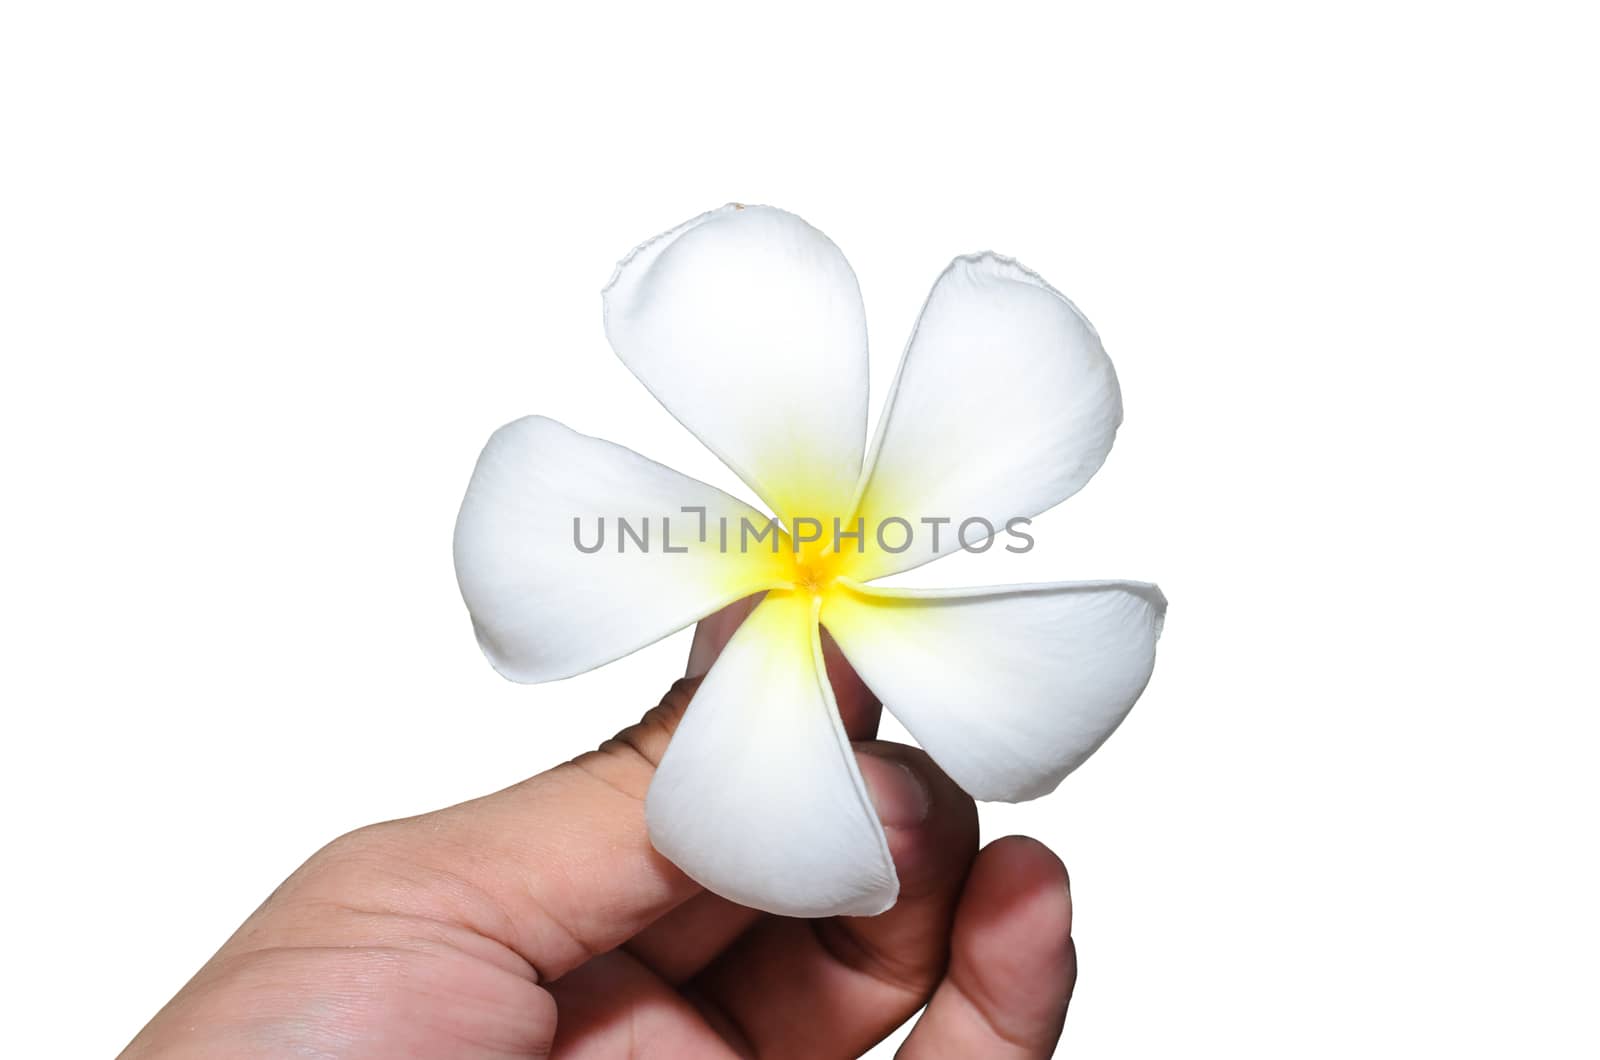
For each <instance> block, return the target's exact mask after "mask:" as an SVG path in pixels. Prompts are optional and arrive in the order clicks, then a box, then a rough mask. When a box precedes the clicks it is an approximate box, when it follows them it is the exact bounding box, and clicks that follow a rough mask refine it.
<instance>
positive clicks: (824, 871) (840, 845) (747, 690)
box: [645, 592, 900, 916]
mask: <svg viewBox="0 0 1600 1060" xmlns="http://www.w3.org/2000/svg"><path fill="white" fill-rule="evenodd" d="M645 816H646V819H647V820H648V822H649V826H650V839H651V841H652V842H653V843H654V844H655V847H656V849H657V850H659V851H661V853H662V854H664V855H666V856H667V857H668V858H670V859H671V860H672V861H673V863H674V864H676V865H677V866H678V867H679V868H681V869H682V870H683V871H684V872H686V873H688V874H689V875H690V876H691V877H693V878H694V879H695V880H697V881H698V882H699V883H700V884H701V885H702V886H704V887H705V888H706V889H707V890H710V891H714V892H716V893H717V894H720V895H722V896H723V897H724V898H729V899H732V900H733V901H735V902H738V903H739V904H741V905H747V906H751V907H752V908H755V909H762V910H765V911H767V912H769V913H777V914H779V915H782V916H841V915H855V916H871V915H874V914H876V913H881V912H883V911H884V910H885V909H887V908H889V906H891V905H893V904H894V900H895V896H896V895H897V894H898V893H899V886H900V885H899V880H898V878H897V877H896V875H895V871H894V862H893V860H892V859H891V857H890V854H889V847H888V843H887V841H886V839H885V838H884V834H883V828H882V826H881V825H880V824H879V823H878V815H877V813H876V811H875V810H874V809H873V804H872V800H871V798H870V797H869V796H868V794H867V790H866V787H865V786H864V785H863V784H862V781H861V774H860V772H859V771H858V770H857V768H856V760H855V755H854V754H853V753H852V751H851V748H850V740H849V738H848V737H847V736H846V735H845V731H844V727H843V725H841V724H840V721H839V711H838V708H837V707H836V706H835V704H834V701H833V691H832V689H831V688H830V687H829V685H828V679H827V676H826V673H825V671H824V670H823V663H822V647H821V644H820V642H819V640H818V635H817V624H816V606H815V601H814V599H813V598H812V597H810V596H809V595H805V594H800V593H794V592H774V593H769V594H768V595H767V598H766V599H765V600H763V601H762V602H761V604H760V605H759V606H757V608H756V609H755V611H754V613H752V614H751V616H750V617H749V618H748V619H746V620H745V622H744V625H742V626H740V627H739V631H738V632H737V633H735V634H734V636H733V639H732V640H731V641H730V642H729V643H728V646H727V647H726V648H725V649H723V652H722V655H721V656H720V657H719V658H718V659H717V661H716V663H715V664H714V665H713V666H712V667H711V672H710V673H708V674H707V675H706V678H705V682H704V683H703V684H702V685H701V686H700V688H699V690H698V691H697V692H696V693H695V696H694V700H693V701H692V702H690V704H689V709H688V711H687V713H686V714H685V715H684V718H683V721H682V722H681V723H680V724H679V726H678V730H677V732H676V733H674V734H673V737H672V742H671V743H670V744H668V746H667V753H666V755H665V756H664V757H663V758H662V760H661V766H660V768H659V769H657V770H656V775H655V779H654V780H653V781H652V782H651V784H650V793H649V795H648V797H647V798H646V801H645Z"/></svg>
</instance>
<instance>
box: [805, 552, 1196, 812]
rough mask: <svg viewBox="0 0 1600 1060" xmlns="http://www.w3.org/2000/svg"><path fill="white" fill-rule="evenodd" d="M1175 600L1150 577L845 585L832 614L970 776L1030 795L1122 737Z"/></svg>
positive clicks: (909, 723)
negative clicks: (946, 586) (938, 586)
mask: <svg viewBox="0 0 1600 1060" xmlns="http://www.w3.org/2000/svg"><path fill="white" fill-rule="evenodd" d="M1166 607H1167V601H1166V598H1165V597H1163V596H1162V595H1161V590H1160V589H1157V588H1156V587H1155V586H1154V585H1149V584H1146V583H1144V582H1077V583H1060V584H1054V585H1019V586H1009V587H1005V586H1002V587H993V588H982V589H953V590H920V589H877V588H873V587H871V586H863V585H859V584H855V583H850V582H841V583H839V584H838V585H836V586H835V588H834V591H833V592H831V593H830V594H829V595H828V597H827V599H826V602H825V604H824V607H823V610H822V623H823V625H824V626H826V627H827V629H828V632H830V633H832V634H833V637H834V639H835V640H837V641H838V642H839V647H840V648H841V649H842V650H843V651H844V654H845V657H846V658H847V659H849V660H850V664H851V665H852V666H854V667H855V669H856V672H857V673H859V674H860V675H861V679H862V680H863V681H865V682H866V683H867V687H868V688H870V689H872V691H873V692H874V693H875V694H876V695H877V696H878V698H879V699H881V700H882V701H883V705H884V707H885V708H886V709H888V710H889V712H890V713H892V714H893V715H894V716H895V717H897V718H899V719H900V722H901V723H902V724H903V725H905V727H906V729H907V730H909V731H910V733H911V734H912V735H913V736H915V737H916V738H917V742H918V743H920V744H921V745H922V746H923V748H924V749H925V750H926V751H927V752H928V754H929V755H930V756H932V758H933V760H934V761H935V762H938V763H939V765H940V767H941V768H943V769H944V771H945V772H946V773H948V774H950V777H951V779H953V780H954V781H955V782H956V783H957V784H959V785H961V787H962V788H964V789H965V790H966V791H967V792H968V793H969V794H970V795H972V796H973V797H974V798H978V799H989V800H997V801H1003V802H1020V801H1022V800H1024V799H1032V798H1037V797H1038V796H1040V795H1044V794H1046V793H1047V792H1049V791H1051V790H1053V789H1054V788H1055V786H1056V785H1057V784H1059V783H1061V780H1062V778H1063V777H1065V776H1066V775H1067V774H1068V773H1070V772H1072V771H1073V770H1074V769H1076V768H1077V767H1078V766H1079V765H1080V764H1081V763H1082V762H1083V760H1084V759H1086V758H1088V757H1089V755H1091V754H1093V753H1094V751H1095V749H1096V748H1098V747H1099V746H1100V745H1101V743H1103V742H1104V741H1105V739H1106V737H1107V736H1110V735H1111V732H1112V730H1114V729H1115V728H1116V727H1117V725H1118V724H1120V723H1121V721H1122V719H1123V718H1124V717H1126V716H1127V714H1128V711H1129V710H1131V709H1132V708H1133V704H1134V702H1135V701H1136V700H1138V698H1139V694H1140V693H1141V692H1143V691H1144V687H1145V684H1146V683H1147V682H1148V681H1149V680H1150V671H1151V669H1152V668H1153V667H1154V666H1155V658H1156V640H1157V638H1159V637H1160V635H1161V623H1162V619H1163V617H1164V616H1165V614H1166Z"/></svg>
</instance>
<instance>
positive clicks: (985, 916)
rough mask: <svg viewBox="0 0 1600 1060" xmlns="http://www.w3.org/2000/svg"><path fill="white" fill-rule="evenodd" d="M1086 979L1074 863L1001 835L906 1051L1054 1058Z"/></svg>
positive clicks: (978, 872)
mask: <svg viewBox="0 0 1600 1060" xmlns="http://www.w3.org/2000/svg"><path fill="white" fill-rule="evenodd" d="M1077 977H1078V959H1077V952H1076V950H1075V948H1074V947H1073V944H1072V897H1071V894H1070V892H1069V891H1068V882H1067V870H1066V869H1065V868H1063V867H1062V864H1061V861H1060V859H1059V858H1057V857H1056V856H1055V855H1054V854H1053V853H1051V852H1050V848H1049V847H1046V846H1045V845H1044V844H1042V843H1040V842H1038V841H1036V840H1033V839H1027V838H1024V837H1022V836H1008V837H1007V838H1005V839H999V840H996V841H995V842H993V843H990V844H989V845H988V846H987V847H985V848H984V850H983V852H982V853H981V854H979V855H978V860H977V862H976V863H974V865H973V867H972V876H971V878H970V879H968V881H967V886H966V889H965V890H964V891H963V892H962V895H961V904H960V905H959V906H958V907H957V909H956V921H955V930H954V934H953V936H952V939H951V953H950V970H949V971H948V972H947V973H946V974H945V978H944V981H943V982H942V983H940V984H939V988H938V990H936V991H935V992H934V995H933V1000H932V1001H930V1002H929V1003H928V1009H927V1011H926V1012H924V1013H923V1015H922V1018H921V1019H919V1020H918V1021H917V1025H916V1027H914V1028H913V1029H912V1032H911V1036H910V1037H909V1038H907V1039H906V1043H905V1045H904V1046H902V1047H901V1050H900V1054H899V1055H900V1056H901V1057H903V1058H905V1060H921V1058H923V1057H944V1056H983V1057H994V1058H995V1060H1024V1058H1032V1057H1048V1056H1050V1055H1052V1054H1053V1053H1054V1051H1055V1046H1056V1042H1057V1040H1058V1039H1059V1038H1060V1037H1061V1027H1062V1022H1063V1021H1064V1020H1065V1019H1066V1015H1067V1003H1068V1001H1070V1000H1071V998H1072V988H1073V985H1074V984H1075V983H1076V981H1077Z"/></svg>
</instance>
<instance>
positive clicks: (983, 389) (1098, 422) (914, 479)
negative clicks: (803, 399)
mask: <svg viewBox="0 0 1600 1060" xmlns="http://www.w3.org/2000/svg"><path fill="white" fill-rule="evenodd" d="M1121 421H1122V398H1121V394H1120V391H1119V390H1118V388H1117V377H1116V373H1115V372H1114V371H1113V370H1112V367H1111V361H1110V359H1109V358H1108V357H1106V353H1105V350H1104V349H1102V348H1101V345H1100V338H1099V336H1098V335H1096V334H1095V330H1094V328H1093V327H1091V326H1090V324H1089V322H1088V321H1087V320H1086V319H1084V317H1083V314H1081V313H1079V312H1078V310H1077V308H1076V307H1075V306H1073V304H1072V303H1071V302H1069V301H1067V299H1066V298H1065V297H1063V296H1062V295H1061V294H1060V293H1059V292H1057V291H1056V290H1055V289H1053V288H1052V287H1051V286H1050V285H1049V284H1047V283H1045V282H1044V280H1042V279H1040V278H1039V277H1038V276H1037V275H1036V274H1035V273H1033V272H1030V271H1029V270H1028V269H1025V268H1023V267H1022V266H1021V265H1019V264H1017V263H1016V262H1014V261H1012V260H1010V259H1009V258H1003V257H999V256H998V255H994V254H975V255H971V256H968V257H962V258H957V259H956V260H955V261H954V262H952V263H951V264H950V267H949V268H948V269H946V270H945V271H944V274H943V275H941V276H940V277H939V279H938V282H936V283H935V284H934V286H933V292H932V293H931V294H930V295H929V296H928V301H927V304H926V305H925V306H924V307H923V310H922V316H921V318H920V319H919V320H918V321H917V326H916V330H915V331H914V332H913V333H912V336H911V342H910V344H909V345H908V346H907V348H906V353H905V358H904V359H903V360H902V361H901V364H900V374H899V376H898V378H897V379H896V380H895V384H894V388H893V390H892V391H891V392H890V395H889V401H888V404H887V406H886V407H885V411H884V416H883V421H882V423H881V425H880V427H879V431H878V436H877V439H876V440H875V442H874V452H875V454H876V455H875V458H874V460H873V462H872V471H871V476H870V478H869V480H868V482H867V484H866V487H865V489H864V492H863V494H862V497H861V501H860V504H859V505H858V508H857V513H858V514H859V515H860V516H862V517H863V518H864V519H865V521H866V527H867V531H868V537H867V548H868V549H869V550H870V551H871V552H872V555H870V556H866V557H863V558H862V559H861V560H860V561H859V563H854V562H853V564H852V568H851V575H852V576H853V577H856V578H859V579H863V580H865V579H871V578H877V577H882V576H883V575H886V574H893V573H895V572H897V571H902V570H909V569H910V568H912V567H915V566H918V565H919V564H922V563H926V562H928V561H929V560H930V559H933V558H935V557H936V556H939V555H942V554H944V553H946V552H950V551H952V550H953V549H955V548H956V547H957V539H956V534H957V533H958V532H959V528H960V525H961V523H962V522H963V521H964V520H968V519H982V520H987V522H988V524H989V525H991V526H994V527H995V528H996V529H1000V530H1003V529H1004V527H1005V524H1006V521H1007V520H1010V519H1013V518H1018V517H1021V518H1032V517H1033V516H1035V515H1038V514H1039V513H1040V512H1042V511H1044V510H1045V509H1047V508H1050V507H1053V506H1054V505H1056V504H1058V503H1060V502H1061V501H1063V500H1065V499H1066V498H1068V497H1070V496H1071V495H1072V494H1074V493H1076V492H1077V491H1078V490H1079V489H1080V488H1082V486H1083V484H1084V483H1086V482H1088V481H1089V478H1090V476H1092V475H1093V474H1094V473H1095V471H1096V470H1097V469H1098V468H1099V467H1100V465H1101V463H1102V462H1103V461H1104V460H1105V458H1106V453H1108V452H1109V451H1110V450H1111V442H1112V439H1113V438H1115V436H1116V433H1117V425H1118V424H1119V423H1121ZM895 518H899V519H904V520H906V521H907V522H908V523H909V524H910V526H911V527H912V529H913V530H914V531H915V533H914V534H913V535H912V536H911V543H910V547H909V548H906V549H905V550H904V551H901V552H898V553H890V552H887V551H884V550H883V549H880V548H877V547H876V542H875V540H874V538H875V537H876V531H877V530H878V528H879V527H880V526H885V525H886V524H885V521H886V520H890V519H895ZM924 519H931V520H939V519H946V520H950V522H949V523H948V524H944V525H943V526H942V527H940V528H939V533H938V543H937V547H935V544H934V533H933V532H932V526H931V524H924V523H923V522H922V520H924ZM905 537H906V535H905V533H904V532H903V530H902V529H901V528H900V527H899V526H898V524H887V525H886V529H885V533H884V541H885V543H886V546H887V547H888V548H899V547H900V546H901V545H902V544H903V543H904V541H905ZM986 537H987V531H986V530H985V529H984V524H983V523H981V522H972V523H969V524H968V526H967V531H966V540H967V541H968V543H969V544H970V545H979V544H981V543H982V542H983V541H984V540H985V539H986ZM997 540H999V539H997Z"/></svg>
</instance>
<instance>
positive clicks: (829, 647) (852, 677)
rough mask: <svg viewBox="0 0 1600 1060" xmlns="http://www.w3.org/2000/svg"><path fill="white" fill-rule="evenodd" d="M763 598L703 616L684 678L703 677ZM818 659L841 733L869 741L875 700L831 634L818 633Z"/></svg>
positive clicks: (750, 598) (876, 707)
mask: <svg viewBox="0 0 1600 1060" xmlns="http://www.w3.org/2000/svg"><path fill="white" fill-rule="evenodd" d="M764 596H766V594H765V593H758V594H756V595H755V596H747V597H745V598H744V599H743V600H735V601H734V602H733V603H731V604H729V605H728V606H727V607H724V608H723V609H722V610H721V611H718V612H717V613H715V614H713V615H707V616H706V617H705V618H702V619H701V620H700V624H699V625H697V626H695V627H694V642H693V643H691V644H690V645H689V665H688V668H687V671H686V674H685V676H688V677H704V676H705V675H706V674H707V673H709V672H710V671H711V664H712V663H714V662H716V660H717V656H719V655H721V654H722V649H723V648H725V647H727V646H728V641H729V640H730V639H732V637H733V635H734V633H735V632H737V631H738V629H739V626H740V625H741V624H743V622H744V620H745V619H747V618H749V617H750V612H752V611H754V610H755V607H756V605H757V604H759V603H760V602H761V600H762V597H764ZM822 659H823V662H825V663H826V664H827V668H828V679H829V680H830V681H831V682H832V683H833V697H834V700H835V701H836V702H837V703H838V704H839V717H840V719H841V720H843V722H844V729H845V732H847V733H849V734H850V738H851V739H852V740H870V739H872V737H873V736H875V735H876V734H877V732H878V718H879V715H880V714H881V713H882V708H881V705H880V704H879V702H878V697H877V696H875V695H873V694H872V690H871V689H869V688H868V687H867V684H866V682H865V681H863V680H861V678H860V676H859V675H858V674H857V673H856V671H855V668H854V667H852V666H851V665H850V663H849V662H847V661H846V660H845V657H844V652H842V651H840V650H839V645H838V644H837V643H835V642H834V639H833V634H831V633H829V632H828V631H827V630H826V629H823V630H822Z"/></svg>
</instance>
